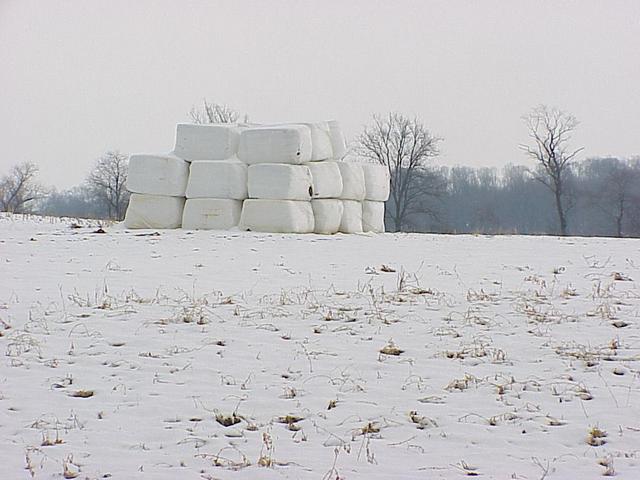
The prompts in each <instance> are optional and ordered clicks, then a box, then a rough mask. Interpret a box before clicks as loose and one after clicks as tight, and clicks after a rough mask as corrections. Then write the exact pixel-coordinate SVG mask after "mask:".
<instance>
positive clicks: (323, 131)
mask: <svg viewBox="0 0 640 480" xmlns="http://www.w3.org/2000/svg"><path fill="white" fill-rule="evenodd" d="M301 125H305V126H307V127H308V128H309V131H310V133H311V161H312V162H318V161H321V160H327V159H329V158H333V148H332V145H331V129H330V128H329V123H328V122H317V123H302V124H301Z"/></svg>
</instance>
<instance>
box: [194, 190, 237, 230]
mask: <svg viewBox="0 0 640 480" xmlns="http://www.w3.org/2000/svg"><path fill="white" fill-rule="evenodd" d="M241 212H242V200H230V199H221V198H191V199H188V200H187V201H186V202H185V204H184V213H183V215H182V228H184V229H187V230H228V229H230V228H233V227H235V226H237V225H238V222H239V221H240V213H241Z"/></svg>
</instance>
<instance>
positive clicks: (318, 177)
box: [309, 162, 342, 198]
mask: <svg viewBox="0 0 640 480" xmlns="http://www.w3.org/2000/svg"><path fill="white" fill-rule="evenodd" d="M309 170H310V171H311V178H312V179H313V198H340V195H342V175H341V174H340V168H339V167H338V163H337V162H313V163H310V164H309Z"/></svg>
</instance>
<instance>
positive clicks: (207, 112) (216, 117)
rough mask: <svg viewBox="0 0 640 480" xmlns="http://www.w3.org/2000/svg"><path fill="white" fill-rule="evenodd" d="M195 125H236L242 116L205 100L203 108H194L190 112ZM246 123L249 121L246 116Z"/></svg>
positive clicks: (228, 108)
mask: <svg viewBox="0 0 640 480" xmlns="http://www.w3.org/2000/svg"><path fill="white" fill-rule="evenodd" d="M189 116H190V117H191V121H193V123H235V122H237V121H238V119H239V118H240V114H239V113H238V112H236V111H235V110H234V109H232V108H230V107H228V106H227V105H223V104H220V103H215V102H208V101H207V99H206V98H205V99H204V100H202V107H200V108H197V107H193V108H192V109H191V111H190V112H189ZM244 120H245V122H246V121H248V118H247V116H246V115H245V116H244Z"/></svg>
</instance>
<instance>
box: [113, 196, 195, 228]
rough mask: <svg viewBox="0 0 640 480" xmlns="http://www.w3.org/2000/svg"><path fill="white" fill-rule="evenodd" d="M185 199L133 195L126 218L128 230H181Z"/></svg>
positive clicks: (125, 224) (125, 222)
mask: <svg viewBox="0 0 640 480" xmlns="http://www.w3.org/2000/svg"><path fill="white" fill-rule="evenodd" d="M183 208H184V198H183V197H166V196H162V195H145V194H140V193H133V194H131V198H130V199H129V206H128V207H127V213H126V214H125V217H124V226H125V227H126V228H180V225H181V224H182V210H183Z"/></svg>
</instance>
